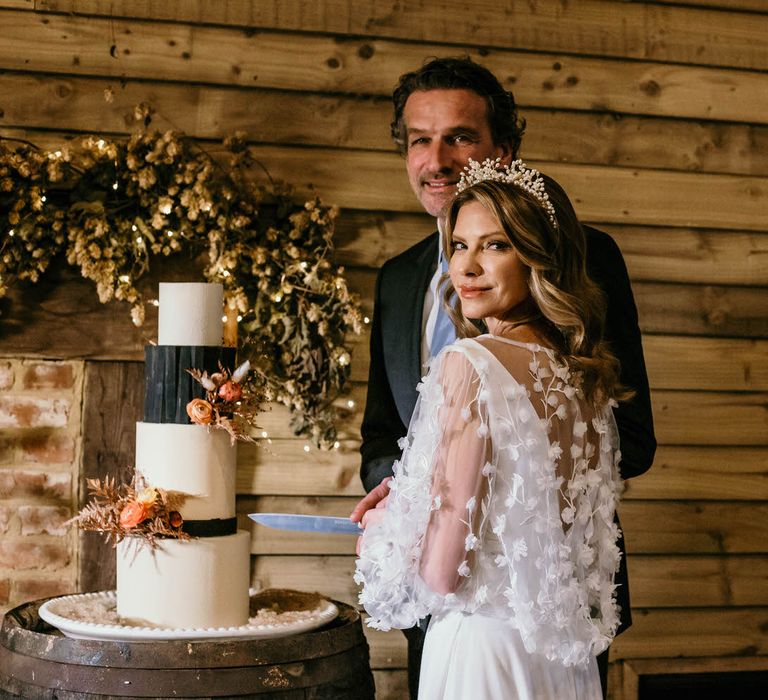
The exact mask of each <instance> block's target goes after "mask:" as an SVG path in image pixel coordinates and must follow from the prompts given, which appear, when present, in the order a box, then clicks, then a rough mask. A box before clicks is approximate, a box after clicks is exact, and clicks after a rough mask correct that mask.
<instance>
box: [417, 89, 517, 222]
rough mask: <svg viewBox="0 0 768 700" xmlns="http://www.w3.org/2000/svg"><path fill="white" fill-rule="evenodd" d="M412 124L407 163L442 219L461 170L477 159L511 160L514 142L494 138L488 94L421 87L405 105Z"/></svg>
mask: <svg viewBox="0 0 768 700" xmlns="http://www.w3.org/2000/svg"><path fill="white" fill-rule="evenodd" d="M403 118H404V121H405V127H406V146H407V149H408V150H407V152H406V156H405V167H406V170H407V171H408V179H409V181H410V183H411V187H412V188H413V191H414V193H415V194H416V196H417V197H418V199H419V201H420V202H421V205H422V206H423V207H424V209H426V210H427V212H428V213H430V214H431V215H432V216H435V217H438V218H442V216H443V212H444V211H445V210H446V207H447V206H448V205H449V204H450V203H451V201H452V200H453V197H454V196H455V194H456V183H457V182H458V181H459V177H460V175H461V171H462V170H463V169H464V166H465V165H467V161H468V160H469V159H470V158H472V159H474V160H476V161H478V162H481V163H482V162H483V161H484V160H485V159H486V158H501V159H502V163H504V164H506V163H509V161H510V160H511V149H510V148H509V146H508V145H497V144H494V143H493V138H492V137H491V127H490V124H489V123H488V115H487V105H486V101H485V98H483V97H481V96H480V95H478V94H477V93H476V92H473V91H472V90H465V89H455V90H420V91H417V92H414V93H412V94H411V95H410V97H409V98H408V100H407V101H406V103H405V107H404V109H403Z"/></svg>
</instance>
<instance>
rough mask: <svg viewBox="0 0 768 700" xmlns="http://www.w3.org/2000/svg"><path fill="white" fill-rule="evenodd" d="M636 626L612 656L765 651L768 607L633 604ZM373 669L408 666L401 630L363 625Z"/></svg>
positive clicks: (726, 654) (755, 653)
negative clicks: (650, 606)
mask: <svg viewBox="0 0 768 700" xmlns="http://www.w3.org/2000/svg"><path fill="white" fill-rule="evenodd" d="M632 616H633V622H632V627H630V628H629V630H627V631H626V632H624V633H623V634H621V635H619V636H618V637H617V638H616V640H615V641H614V642H613V644H612V645H611V659H612V661H618V660H621V659H632V660H633V663H634V662H635V660H636V659H643V658H659V657H666V658H675V657H679V658H680V660H681V661H682V662H683V663H685V662H686V661H688V660H690V659H691V658H696V657H710V658H711V657H718V658H720V657H732V658H734V661H735V662H736V661H737V659H738V658H739V657H743V656H753V657H754V656H765V655H766V654H767V653H768V644H767V643H766V639H765V634H764V632H763V629H764V627H765V625H766V624H768V608H765V607H759V608H733V609H730V610H728V609H723V608H712V609H696V608H691V609H680V610H678V609H674V608H673V609H662V610H645V609H639V608H638V609H633V611H632ZM364 629H365V635H366V638H367V640H368V644H369V645H370V647H371V665H372V666H373V667H374V668H379V669H383V668H405V667H406V643H405V637H404V636H403V634H402V633H401V632H400V631H399V630H391V631H390V632H379V631H377V630H371V629H370V628H364Z"/></svg>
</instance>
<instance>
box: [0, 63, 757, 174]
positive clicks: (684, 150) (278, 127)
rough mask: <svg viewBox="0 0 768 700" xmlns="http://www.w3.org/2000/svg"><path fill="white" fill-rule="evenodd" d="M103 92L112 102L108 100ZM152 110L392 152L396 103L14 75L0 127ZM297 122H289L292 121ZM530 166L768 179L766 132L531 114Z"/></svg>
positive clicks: (163, 123) (225, 127)
mask: <svg viewBox="0 0 768 700" xmlns="http://www.w3.org/2000/svg"><path fill="white" fill-rule="evenodd" d="M105 90H106V91H108V92H109V94H110V97H111V100H112V101H111V102H109V103H108V102H106V101H105V99H104V94H105ZM140 102H148V103H150V104H151V105H152V107H153V108H154V109H155V110H156V113H155V116H154V122H153V124H154V126H156V127H157V128H160V129H167V128H173V129H175V130H179V131H183V132H185V133H186V134H188V135H190V136H193V137H195V138H198V139H209V140H221V139H223V138H224V137H225V136H227V135H229V134H230V133H233V132H235V131H244V132H245V133H246V134H247V135H248V138H249V139H250V140H252V141H255V142H263V143H274V144H297V145H312V146H333V147H341V148H355V149H366V150H382V151H387V152H392V151H393V150H394V146H393V144H392V141H391V138H390V135H389V121H390V120H391V118H392V107H391V102H390V100H389V99H388V98H387V97H385V96H381V97H376V98H369V99H361V98H358V97H353V96H345V95H338V94H333V95H325V94H317V93H310V92H295V91H291V90H276V89H269V90H263V89H258V88H249V89H232V88H230V87H227V86H221V87H217V86H212V85H199V84H187V83H167V82H158V81H152V80H142V81H141V82H137V81H127V82H125V83H120V84H116V81H115V80H114V79H110V78H101V77H91V76H87V77H86V76H83V77H78V76H61V75H57V74H51V73H47V74H41V73H37V74H30V73H26V72H16V73H14V72H6V73H4V75H3V76H2V78H1V79H0V105H2V115H0V125H2V126H3V127H6V128H18V129H28V130H30V129H50V128H51V127H54V126H55V128H56V129H58V130H67V131H73V132H99V133H111V134H124V133H127V132H129V131H130V129H131V128H132V127H133V126H134V125H135V122H134V121H133V118H132V115H133V108H134V107H135V105H137V104H139V103H140ZM286 114H290V115H291V118H290V119H285V118H284V115H286ZM523 116H524V117H525V119H526V121H527V126H526V131H525V136H524V139H523V147H522V156H523V157H524V158H525V159H526V160H539V161H556V162H565V163H589V164H593V165H616V166H621V167H639V168H657V169H662V170H686V171H694V172H710V173H731V174H743V175H754V176H766V175H768V127H766V126H763V125H751V124H741V123H732V124H729V123H727V122H711V121H701V120H698V121H692V120H685V119H663V118H656V117H634V116H627V115H625V116H621V117H620V116H618V115H615V114H606V113H591V112H579V111H573V110H551V109H540V108H535V107H529V108H525V109H524V110H523Z"/></svg>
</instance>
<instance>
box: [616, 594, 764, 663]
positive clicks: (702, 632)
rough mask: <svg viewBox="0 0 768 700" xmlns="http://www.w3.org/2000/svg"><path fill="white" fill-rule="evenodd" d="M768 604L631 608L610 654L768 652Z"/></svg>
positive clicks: (656, 655)
mask: <svg viewBox="0 0 768 700" xmlns="http://www.w3.org/2000/svg"><path fill="white" fill-rule="evenodd" d="M766 624H768V608H766V607H759V608H732V609H723V608H712V609H704V610H701V609H696V608H692V609H682V610H677V609H668V610H643V609H633V610H632V627H630V628H629V630H627V631H626V632H625V633H624V634H622V635H620V636H619V637H618V638H617V639H616V641H614V643H613V644H612V645H611V657H612V658H613V659H622V658H633V659H639V658H649V657H675V656H685V657H695V656H760V655H763V656H764V655H765V654H766V653H768V641H767V640H766V637H765V633H764V631H763V630H764V629H765V625H766Z"/></svg>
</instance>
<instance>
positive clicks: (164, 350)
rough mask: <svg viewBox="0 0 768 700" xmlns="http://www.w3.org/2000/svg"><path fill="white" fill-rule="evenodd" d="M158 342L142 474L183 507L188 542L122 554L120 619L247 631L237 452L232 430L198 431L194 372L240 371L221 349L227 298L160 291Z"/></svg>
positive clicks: (131, 541)
mask: <svg viewBox="0 0 768 700" xmlns="http://www.w3.org/2000/svg"><path fill="white" fill-rule="evenodd" d="M159 298H160V308H159V328H158V344H157V345H149V346H147V348H146V368H145V382H146V386H145V400H144V421H142V422H139V423H137V424H136V476H137V480H138V481H137V483H140V484H143V485H144V487H145V488H149V489H158V490H160V489H161V490H163V491H164V492H166V493H168V494H173V497H174V498H175V499H176V500H177V502H178V503H179V506H178V513H179V517H183V525H182V530H183V532H184V533H186V534H187V535H190V536H191V538H190V539H172V538H168V539H165V538H159V539H157V541H156V542H155V546H148V545H147V543H146V542H144V541H142V540H141V538H139V537H134V536H128V537H125V538H124V539H123V540H122V541H121V542H120V543H119V544H118V546H117V613H118V615H119V616H121V617H123V618H128V619H130V620H136V621H145V622H146V623H148V624H151V625H154V626H162V627H173V628H212V627H233V626H240V625H245V624H247V623H248V603H249V599H248V584H249V558H250V537H249V533H248V532H246V531H243V530H238V529H237V520H236V514H235V469H236V447H235V445H234V444H232V441H231V440H230V435H229V434H228V433H227V431H226V430H221V429H215V428H212V427H210V426H206V425H198V424H192V423H191V422H190V419H189V417H188V415H187V404H188V403H189V402H190V401H191V400H193V399H194V398H196V397H200V396H202V395H203V394H204V390H203V388H202V387H201V385H200V384H199V383H198V382H197V381H196V380H195V378H194V377H193V376H192V375H191V374H190V373H189V371H188V370H198V371H200V372H207V373H211V374H213V373H216V372H218V371H219V370H220V368H221V367H227V368H229V369H230V370H231V369H232V368H234V360H235V357H234V355H235V351H234V348H225V347H222V308H223V292H222V287H221V285H216V284H196V283H184V284H161V285H160V294H159Z"/></svg>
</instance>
